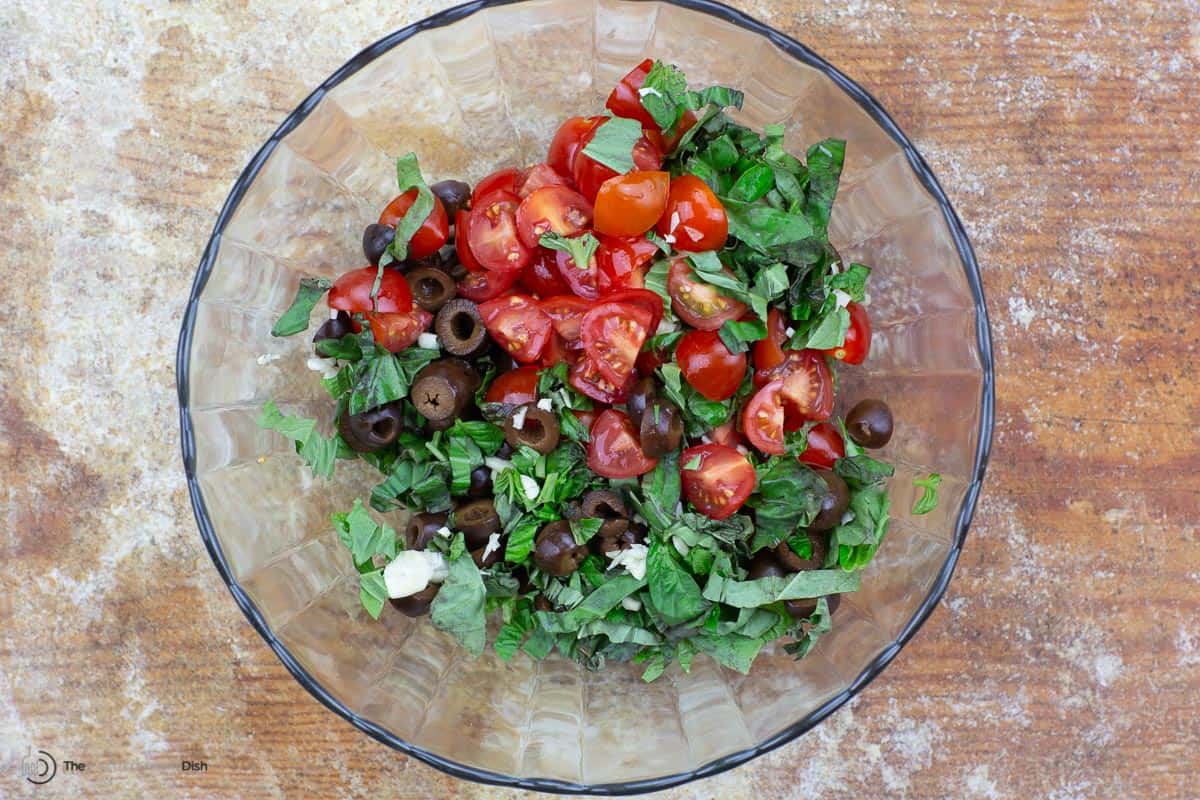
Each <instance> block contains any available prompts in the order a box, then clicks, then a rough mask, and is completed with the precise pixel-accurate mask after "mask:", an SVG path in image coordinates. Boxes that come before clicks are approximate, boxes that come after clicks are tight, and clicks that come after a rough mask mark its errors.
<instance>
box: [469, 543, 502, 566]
mask: <svg viewBox="0 0 1200 800" xmlns="http://www.w3.org/2000/svg"><path fill="white" fill-rule="evenodd" d="M484 550H487V545H484V546H483V547H476V548H475V549H474V550H472V551H471V559H472V560H473V561H474V562H475V566H477V567H479V568H480V569H487V568H488V567H490V566H492V565H493V564H495V563H496V562H497V561H499V560H500V559H501V558H503V557H504V546H503V545H501V546H500V547H494V548H492V552H490V553H488V554H487V558H484V556H483V551H484Z"/></svg>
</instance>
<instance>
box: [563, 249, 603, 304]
mask: <svg viewBox="0 0 1200 800" xmlns="http://www.w3.org/2000/svg"><path fill="white" fill-rule="evenodd" d="M554 259H555V261H556V262H557V263H558V274H559V275H561V276H562V277H563V280H565V281H566V282H567V285H568V286H570V287H571V291H572V292H574V293H575V294H577V295H579V296H580V297H584V298H587V299H588V300H595V299H596V298H597V297H599V296H600V291H599V289H597V288H596V272H597V270H596V256H595V255H593V256H592V257H591V258H590V259H588V263H587V266H586V267H581V266H579V265H578V264H576V263H575V259H573V258H571V254H570V253H565V252H563V251H562V250H559V251H557V252H555V254H554Z"/></svg>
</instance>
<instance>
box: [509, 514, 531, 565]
mask: <svg viewBox="0 0 1200 800" xmlns="http://www.w3.org/2000/svg"><path fill="white" fill-rule="evenodd" d="M538 527H539V525H538V520H536V519H533V518H527V519H524V520H522V521H521V523H520V524H519V525H517V526H516V527H515V528H514V529H513V530H512V531H510V532H509V534H508V544H507V546H505V548H504V560H505V561H507V562H508V563H510V564H520V563H521V562H522V561H524V560H525V559H526V558H528V557H529V554H530V553H532V552H533V540H534V537H536V536H537V532H538Z"/></svg>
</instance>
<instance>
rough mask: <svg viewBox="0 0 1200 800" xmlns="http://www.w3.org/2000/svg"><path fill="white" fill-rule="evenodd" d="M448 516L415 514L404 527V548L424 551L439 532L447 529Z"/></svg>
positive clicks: (443, 513) (441, 514)
mask: <svg viewBox="0 0 1200 800" xmlns="http://www.w3.org/2000/svg"><path fill="white" fill-rule="evenodd" d="M446 517H447V514H446V513H445V512H444V511H443V512H442V513H440V514H431V513H428V512H427V513H424V514H414V515H413V517H412V518H411V519H410V520H409V521H408V525H406V526H405V527H404V546H405V547H406V548H408V549H409V550H424V549H425V548H426V546H428V544H429V543H430V542H431V541H433V537H434V536H436V535H437V532H438V531H439V530H440V529H442V528H444V527H446Z"/></svg>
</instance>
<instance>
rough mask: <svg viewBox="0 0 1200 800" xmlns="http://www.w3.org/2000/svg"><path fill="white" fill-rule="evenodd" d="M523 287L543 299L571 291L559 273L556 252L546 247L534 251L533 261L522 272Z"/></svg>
mask: <svg viewBox="0 0 1200 800" xmlns="http://www.w3.org/2000/svg"><path fill="white" fill-rule="evenodd" d="M521 285H522V286H524V287H525V288H526V289H528V290H529V291H530V292H531V293H533V294H536V295H538V296H540V297H543V298H544V297H550V296H552V295H556V294H566V293H567V292H569V291H571V287H570V286H568V285H567V282H566V281H564V280H563V277H562V275H560V274H559V272H558V259H557V258H556V257H555V251H554V250H547V249H546V248H544V247H539V248H537V249H536V250H534V251H533V261H531V262H529V266H528V267H526V268H525V269H524V270H523V271H522V272H521Z"/></svg>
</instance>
